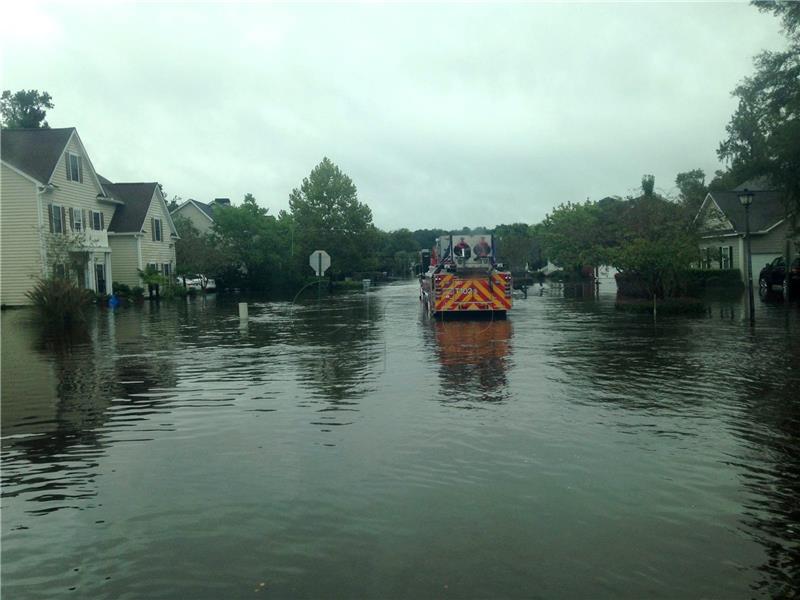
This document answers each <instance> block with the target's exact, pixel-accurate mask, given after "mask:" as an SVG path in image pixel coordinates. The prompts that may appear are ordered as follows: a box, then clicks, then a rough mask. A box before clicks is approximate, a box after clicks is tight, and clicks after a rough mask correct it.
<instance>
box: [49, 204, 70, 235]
mask: <svg viewBox="0 0 800 600" xmlns="http://www.w3.org/2000/svg"><path fill="white" fill-rule="evenodd" d="M49 212H50V232H51V233H66V224H65V223H64V221H66V215H65V212H64V207H63V206H58V205H57V204H51V205H50V209H49Z"/></svg>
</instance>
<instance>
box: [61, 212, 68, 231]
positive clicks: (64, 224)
mask: <svg viewBox="0 0 800 600" xmlns="http://www.w3.org/2000/svg"><path fill="white" fill-rule="evenodd" d="M61 233H63V234H64V235H67V209H65V208H64V207H63V206H62V207H61Z"/></svg>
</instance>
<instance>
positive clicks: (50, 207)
mask: <svg viewBox="0 0 800 600" xmlns="http://www.w3.org/2000/svg"><path fill="white" fill-rule="evenodd" d="M47 221H48V222H49V223H50V233H54V232H55V229H54V228H53V205H52V204H48V205H47Z"/></svg>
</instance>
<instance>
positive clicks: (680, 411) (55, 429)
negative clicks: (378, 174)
mask: <svg viewBox="0 0 800 600" xmlns="http://www.w3.org/2000/svg"><path fill="white" fill-rule="evenodd" d="M609 286H613V284H611V283H610V282H605V283H604V287H601V294H600V296H599V297H598V298H596V299H575V298H565V297H564V294H563V293H562V291H561V290H559V289H552V290H550V289H545V290H544V291H543V293H542V295H541V296H540V295H538V292H533V291H532V293H531V296H530V297H529V298H528V299H527V300H523V299H517V300H516V304H515V308H514V310H513V311H512V312H511V313H510V314H509V318H508V320H506V321H495V322H446V323H432V322H430V321H428V320H426V319H425V318H424V317H423V316H422V313H421V311H420V307H419V302H418V288H417V284H416V282H407V283H400V284H393V285H389V286H386V287H382V288H379V289H374V290H373V291H371V292H370V293H369V294H367V295H365V294H363V293H354V294H350V295H344V296H337V297H335V298H333V299H332V300H326V301H325V302H324V303H323V304H322V306H321V307H320V306H319V305H318V304H317V303H316V300H315V299H312V300H309V301H306V302H303V303H299V304H295V305H293V304H291V303H289V302H271V303H252V304H251V305H250V320H249V322H248V323H247V324H246V325H244V326H241V325H240V322H239V319H238V316H237V307H236V304H235V301H232V300H225V301H223V299H222V298H219V299H215V298H213V297H210V298H207V299H194V300H191V301H189V303H188V304H185V305H183V304H172V303H167V302H164V303H162V304H161V305H160V306H158V305H155V306H150V305H145V306H143V307H135V308H128V309H124V310H119V311H117V312H116V313H111V312H109V311H98V312H97V313H96V314H93V316H92V319H91V321H90V324H89V333H88V337H87V338H86V339H85V340H82V341H80V342H78V343H76V344H74V345H72V346H70V347H59V346H57V345H53V344H51V343H47V342H45V341H43V340H42V339H40V337H39V335H38V334H37V333H36V329H35V328H34V327H33V326H32V325H31V324H30V322H29V321H30V318H31V314H30V313H29V312H28V311H26V310H13V311H4V312H3V314H2V331H3V335H2V359H3V368H2V393H3V397H2V436H3V437H2V479H3V503H2V587H3V590H2V591H3V596H4V597H7V598H9V599H10V598H21V599H27V598H48V599H51V598H93V599H94V598H120V599H124V598H130V599H138V598H250V597H260V596H268V597H275V598H285V597H292V598H294V597H297V598H338V597H342V598H348V597H349V598H367V597H369V598H378V597H386V598H473V597H498V598H501V597H509V598H522V597H524V598H554V597H561V598H588V597H592V598H597V597H608V598H619V597H626V598H642V597H654V598H701V597H717V598H750V597H764V598H768V597H775V596H781V595H784V596H788V597H795V596H794V595H797V594H800V583H799V582H800V566H799V565H800V541H799V540H800V502H799V501H798V498H799V497H800V392H798V390H800V310H798V305H797V304H796V303H795V304H793V305H784V304H781V303H764V302H758V307H757V315H756V318H757V325H756V327H755V328H754V329H752V330H751V329H750V328H749V327H748V326H747V325H746V324H744V323H743V322H742V315H743V306H742V305H741V304H740V303H739V302H738V301H715V302H711V303H710V304H709V312H708V314H707V315H706V316H704V317H664V318H659V321H658V323H657V324H655V325H654V324H653V321H652V318H651V317H649V316H638V315H628V314H622V313H619V312H617V311H615V309H614V295H613V291H612V290H611V289H610V288H609Z"/></svg>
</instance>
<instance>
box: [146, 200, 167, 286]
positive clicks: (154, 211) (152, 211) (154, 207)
mask: <svg viewBox="0 0 800 600" xmlns="http://www.w3.org/2000/svg"><path fill="white" fill-rule="evenodd" d="M153 218H156V219H161V241H153V236H152V228H151V227H152V220H151V219H153ZM169 222H170V221H169V213H168V212H167V211H166V209H165V207H164V202H163V201H162V200H161V196H160V195H159V193H158V191H156V192H155V193H154V194H153V198H152V199H151V200H150V208H149V209H148V210H147V216H146V217H145V219H144V237H143V238H142V263H143V264H144V266H147V264H148V263H156V264H158V266H159V269H160V268H161V265H162V264H164V263H169V264H170V265H172V272H173V273H174V272H175V239H174V238H173V237H172V235H171V234H172V231H171V229H170V225H169Z"/></svg>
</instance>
